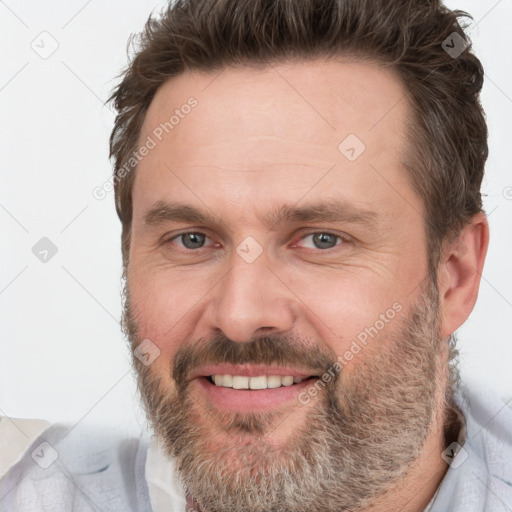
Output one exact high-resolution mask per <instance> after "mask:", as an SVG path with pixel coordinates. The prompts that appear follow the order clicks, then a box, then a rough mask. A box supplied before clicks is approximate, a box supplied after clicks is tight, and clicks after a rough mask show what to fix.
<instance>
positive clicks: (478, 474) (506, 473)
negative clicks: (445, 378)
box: [447, 382, 512, 512]
mask: <svg viewBox="0 0 512 512" xmlns="http://www.w3.org/2000/svg"><path fill="white" fill-rule="evenodd" d="M456 402H457V405H458V407H459V408H460V410H461V412H462V414H463V416H464V420H465V433H464V441H463V442H462V448H460V451H459V452H458V454H457V455H456V457H455V458H454V459H453V461H452V462H451V467H450V470H449V478H447V480H450V481H451V482H453V483H454V484H456V485H455V487H460V489H461V491H463V494H464V498H463V499H468V498H469V497H471V500H470V501H471V502H472V503H473V506H475V504H476V503H480V504H481V505H482V506H484V508H485V510H486V511H489V512H491V511H498V510H502V508H500V507H502V506H503V503H506V504H508V505H510V504H512V408H511V407H510V401H506V400H503V399H502V398H500V396H499V395H498V393H496V392H495V391H493V390H491V389H488V388H486V387H485V385H481V384H477V383H474V382H473V383H464V384H463V385H462V386H461V388H460V390H459V392H458V394H457V397H456ZM447 476H448V474H447ZM456 477H458V478H456ZM457 481H458V482H457ZM456 482H457V483H456ZM461 499H462V496H461ZM464 510H466V509H464ZM467 510H469V508H468V509H467ZM475 510H477V509H476V508H475Z"/></svg>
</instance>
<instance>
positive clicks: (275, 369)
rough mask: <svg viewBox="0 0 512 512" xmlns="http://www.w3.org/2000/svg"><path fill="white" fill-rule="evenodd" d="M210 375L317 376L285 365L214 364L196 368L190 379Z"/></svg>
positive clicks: (303, 377)
mask: <svg viewBox="0 0 512 512" xmlns="http://www.w3.org/2000/svg"><path fill="white" fill-rule="evenodd" d="M210 375H242V376H245V377H258V376H260V375H267V376H268V375H280V376H281V377H284V376H286V375H291V376H292V377H300V378H302V379H305V378H307V377H312V376H315V377H316V376H317V374H316V373H311V372H310V371H308V370H304V369H298V368H291V367H284V366H264V365H251V364H236V365H233V364H212V365H208V366H201V367H200V368H196V369H195V370H194V371H193V372H192V373H191V374H190V380H192V379H196V378H198V377H209V376H210Z"/></svg>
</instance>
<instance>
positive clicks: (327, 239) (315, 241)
mask: <svg viewBox="0 0 512 512" xmlns="http://www.w3.org/2000/svg"><path fill="white" fill-rule="evenodd" d="M308 239H310V240H311V243H312V246H311V244H310V246H309V247H308V248H310V249H332V248H333V247H335V246H337V245H340V244H341V243H342V242H344V240H343V238H342V237H341V236H339V235H336V234H334V233H329V232H327V231H319V232H316V233H310V234H309V235H306V236H304V237H302V239H301V240H303V241H305V240H308Z"/></svg>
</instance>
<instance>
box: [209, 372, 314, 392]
mask: <svg viewBox="0 0 512 512" xmlns="http://www.w3.org/2000/svg"><path fill="white" fill-rule="evenodd" d="M212 379H213V382H215V385H216V386H222V387H224V388H234V389H267V388H278V387H280V386H291V385H292V384H293V383H295V384H298V383H299V382H302V381H303V380H304V379H302V378H301V377H293V376H291V375H286V376H284V377H281V376H280V375H260V376H258V377H246V376H243V375H212Z"/></svg>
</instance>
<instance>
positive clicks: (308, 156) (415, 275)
mask: <svg viewBox="0 0 512 512" xmlns="http://www.w3.org/2000/svg"><path fill="white" fill-rule="evenodd" d="M190 97H193V98H194V106H193V108H183V107H182V106H183V105H186V104H187V103H188V104H189V105H190V104H191V101H190V100H189V98H190ZM195 102H197V103H195ZM176 109H178V112H175V110H176ZM409 109H410V107H409V104H408V101H407V100H406V98H405V91H404V88H403V86H402V85H401V84H400V82H399V81H398V79H397V78H396V77H395V76H394V75H392V74H391V72H389V71H386V70H384V69H382V68H379V67H377V66H376V65H372V64H369V63H368V64H362V63H356V62H351V61H348V60H344V61H341V60H340V61H339V62H333V61H330V62H329V61H326V60H318V61H313V62H308V63H294V64H279V65H276V66H274V67H270V66H269V67H265V68H261V69H254V68H249V67H243V68H238V69H224V70H223V71H222V72H221V73H220V74H217V73H192V72H186V73H184V74H182V75H181V76H179V77H177V78H176V79H173V80H171V81H169V82H167V83H166V84H165V85H164V86H162V87H161V88H160V89H159V90H158V92H157V94H156V96H155V98H154V100H153V101H152V103H151V105H150V108H149V111H148V113H147V115H146V118H145V120H144V125H143V128H142V131H141V135H140V144H141V145H142V144H145V143H146V142H147V141H148V140H149V139H148V137H150V138H151V139H153V140H154V141H155V142H156V144H155V145H154V147H152V148H151V149H150V150H149V151H148V152H147V155H146V156H145V157H144V158H143V159H142V161H141V162H140V163H139V165H138V169H137V174H136V179H135V183H134V188H133V227H132V232H131V246H130V253H129V266H128V283H127V284H128V287H127V291H128V297H127V299H128V300H127V304H126V315H127V316H126V318H127V325H128V332H129V337H130V341H131V342H132V343H133V344H134V347H135V346H136V345H137V344H138V343H140V342H141V341H142V340H145V339H149V340H151V341H150V345H151V347H153V346H156V347H158V350H159V357H157V358H156V359H155V360H154V361H153V362H152V363H151V364H150V365H148V366H145V365H143V364H142V363H138V362H137V360H135V361H136V363H137V371H138V373H139V377H140V385H141V392H142V395H143V397H144V400H145V403H146V407H147V409H148V415H149V417H150V420H151V422H152V423H153V426H154V428H155V430H156V432H157V433H158V435H159V436H160V438H161V439H162V441H163V443H164V445H165V446H166V448H167V450H168V451H169V453H170V454H172V455H173V456H174V457H175V458H176V459H177V461H178V464H177V465H178V468H179V470H180V471H181V472H182V476H183V477H184V481H185V482H186V483H187V485H188V487H189V488H190V490H191V492H192V493H193V494H194V495H195V496H196V497H197V498H198V500H199V501H201V500H202V502H203V503H204V504H209V506H210V507H212V509H213V507H215V506H218V507H220V506H222V507H224V508H223V510H236V507H241V506H242V505H243V506H244V507H245V508H243V509H244V510H259V509H261V508H259V507H261V506H262V503H263V502H257V499H256V497H255V496H256V495H262V494H264V492H263V491H264V489H270V490H268V493H269V494H268V499H271V498H272V499H274V500H275V499H278V496H279V495H280V494H279V493H280V492H281V498H282V500H283V507H282V508H281V510H288V508H289V509H290V510H294V509H295V510H298V508H293V505H291V504H290V505H289V507H288V508H286V507H285V505H284V502H285V497H284V494H283V489H284V488H285V487H286V485H288V487H287V488H286V489H287V492H288V491H290V492H291V490H292V488H293V483H292V481H293V477H294V476H295V477H296V478H297V477H298V478H299V479H300V480H299V481H297V479H296V480H295V485H296V487H295V491H293V492H295V494H296V497H298V498H300V499H302V500H303V503H305V501H304V500H305V499H306V498H304V497H302V498H301V497H300V494H301V492H300V491H301V487H302V486H303V487H304V489H307V490H308V492H309V493H310V495H312V494H313V487H311V488H309V487H308V485H310V484H311V486H314V482H317V484H316V485H317V487H318V485H320V486H321V485H323V484H322V482H323V483H324V484H325V487H324V488H323V489H322V488H317V491H318V492H317V495H318V497H317V498H316V503H319V501H318V500H319V499H321V498H320V496H321V495H322V494H324V495H326V491H325V489H326V488H329V485H328V484H329V481H331V483H332V487H333V489H334V488H338V489H340V486H339V484H340V482H341V483H343V482H350V483H351V486H350V489H348V488H347V489H343V486H342V488H341V491H339V492H340V493H341V494H342V495H343V496H345V498H344V499H345V500H346V505H347V506H351V507H355V506H356V505H358V504H359V503H362V502H363V500H364V499H366V498H368V499H370V498H371V497H372V496H376V495H378V494H379V493H381V492H383V490H384V489H385V488H386V485H389V484H388V482H389V481H390V478H392V477H398V476H399V475H401V474H403V472H404V470H405V469H406V468H407V467H408V466H409V465H410V464H411V462H412V461H413V460H414V459H415V457H417V456H418V453H419V450H420V448H421V446H422V443H423V441H424V440H425V438H426V436H427V433H428V426H429V425H430V420H431V414H432V411H433V408H435V407H436V404H437V402H438V400H437V399H436V396H437V395H436V396H435V394H434V393H435V383H434V382H433V381H434V379H435V377H436V375H437V376H438V375H439V373H436V372H439V371H440V370H439V368H440V363H439V361H440V359H439V357H438V354H439V352H440V348H439V340H438V338H437V327H436V325H437V324H436V322H437V310H436V306H437V301H436V298H435V293H434V292H433V289H432V288H429V283H428V280H427V276H428V264H427V248H426V239H425V230H424V213H423V212H424V206H423V204H422V201H421V199H420V198H419V197H417V195H416V194H415V193H414V191H413V189H412V186H411V183H410V181H409V179H408V176H407V173H406V170H405V169H404V167H403V165H402V162H403V157H404V152H405V148H406V142H407V132H406V120H407V118H408V116H409V115H410V110H409ZM173 114H176V116H178V117H179V121H176V119H177V118H175V119H173V122H172V128H169V124H168V125H167V131H168V132H169V133H166V131H165V130H163V133H162V128H161V127H162V124H165V123H166V122H167V123H168V122H169V119H170V117H171V115H173ZM158 127H160V129H159V130H158ZM155 130H157V131H156V132H155ZM155 134H157V135H158V136H156V135H155ZM159 139H161V140H159ZM363 144H364V146H363ZM150 145H151V146H153V144H150ZM192 213H194V214H197V215H195V217H194V216H193V215H192ZM427 290H430V292H429V293H427ZM146 343H148V342H146ZM408 348H410V350H407V349H408ZM153 349H154V347H153ZM215 375H217V377H214V378H213V380H215V381H216V382H217V384H220V385H217V384H215V383H214V382H213V381H212V379H211V376H215ZM219 375H222V376H224V375H228V376H229V377H218V376H219ZM327 375H330V377H328V376H327ZM252 377H254V378H252ZM256 377H259V378H256ZM283 377H284V378H283ZM290 380H293V381H294V384H292V385H289V384H290V382H289V381H290ZM230 385H231V386H233V387H226V386H230ZM247 386H249V387H250V388H260V387H264V388H267V389H235V388H240V387H241V388H247ZM397 396H403V402H402V401H400V400H399V401H397V400H396V397H397ZM331 427H332V431H331ZM400 443H402V444H400ZM400 446H402V447H404V446H405V447H407V450H405V451H406V452H407V453H406V454H404V453H403V451H402V450H399V449H398V448H399V447H400ZM397 451H398V452H400V453H398V454H397V453H396V452H397ZM315 458H316V459H317V460H315ZM319 458H322V459H323V461H321V460H318V459H319ZM340 458H343V460H340ZM322 462H323V463H324V466H325V467H327V468H328V467H329V465H331V467H332V465H336V464H338V466H336V468H335V469H337V471H338V474H337V475H335V478H334V479H333V478H332V475H331V480H329V477H328V475H326V474H324V475H323V477H322V471H323V470H322V469H321V468H324V466H322ZM194 474H196V477H194ZM268 475H272V478H271V479H267V476H268ZM278 475H281V476H278ZM283 475H291V477H292V479H288V480H287V479H286V478H287V477H286V476H283ZM384 475H385V477H386V478H383V476H384ZM280 478H281V480H280ZM336 479H337V480H336ZM319 480H320V484H318V481H319ZM276 482H277V483H276ZM263 483H264V484H265V485H264V486H263ZM356 483H359V484H360V485H359V486H356V485H355V484H356ZM208 484H210V487H208ZM335 484H337V485H335ZM272 486H274V487H272ZM221 487H222V488H223V490H221V489H220V488H221ZM237 488H238V489H239V490H240V493H239V494H240V495H242V494H244V493H245V495H244V496H237V497H236V499H235V498H232V497H231V498H230V497H229V496H227V495H222V493H223V492H225V493H226V494H229V493H231V495H233V494H234V493H236V489H237ZM212 489H213V490H215V489H217V491H218V495H217V501H215V497H212V495H213V494H214V492H213V491H212ZM252 492H254V495H251V493H252ZM290 492H288V494H289V493H290ZM271 493H273V494H272V496H271ZM210 498H211V501H208V499H210ZM230 499H232V501H229V500H230ZM244 499H245V501H244ZM261 499H263V498H261ZM325 499H328V498H327V497H326V498H325ZM340 499H341V498H340V497H339V496H338V497H336V500H337V501H336V503H337V504H338V506H340V504H341V503H342V502H340ZM237 500H238V501H237ZM299 502H300V500H299ZM251 503H252V505H250V504H251ZM290 503H291V502H290ZM250 506H253V508H250ZM308 506H309V507H310V508H309V510H313V508H311V505H308ZM230 507H232V508H230ZM239 509H240V508H239ZM319 510H320V509H319Z"/></svg>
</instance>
